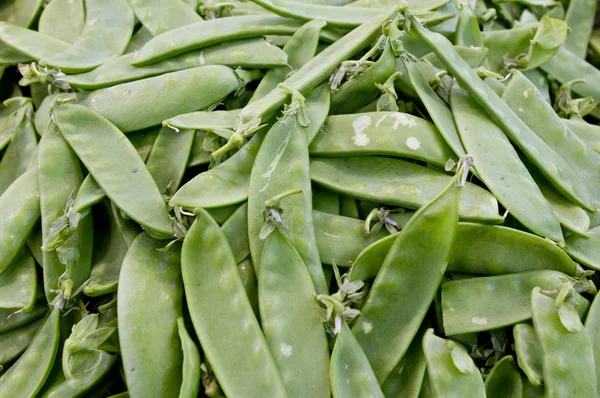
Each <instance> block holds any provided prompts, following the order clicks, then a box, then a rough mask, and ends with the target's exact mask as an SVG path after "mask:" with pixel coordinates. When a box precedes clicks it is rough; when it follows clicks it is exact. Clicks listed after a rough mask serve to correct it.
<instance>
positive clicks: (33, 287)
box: [0, 248, 37, 311]
mask: <svg viewBox="0 0 600 398" xmlns="http://www.w3.org/2000/svg"><path fill="white" fill-rule="evenodd" d="M36 294H37V270H36V268H35V261H34V259H33V257H32V255H31V254H30V253H29V250H28V249H26V248H24V249H22V250H21V252H20V253H19V254H18V255H17V257H15V259H14V260H13V261H12V263H11V264H10V266H9V267H8V269H7V270H6V271H5V272H4V273H3V274H2V275H0V308H3V309H11V308H12V309H16V310H22V311H31V310H32V309H33V306H34V305H35V299H36Z"/></svg>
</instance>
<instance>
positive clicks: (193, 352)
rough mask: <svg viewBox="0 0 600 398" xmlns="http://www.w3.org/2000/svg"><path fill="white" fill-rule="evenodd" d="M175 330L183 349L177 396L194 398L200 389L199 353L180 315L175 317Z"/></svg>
mask: <svg viewBox="0 0 600 398" xmlns="http://www.w3.org/2000/svg"><path fill="white" fill-rule="evenodd" d="M177 330H178V332H179V339H180V340H181V349H182V351H183V378H182V381H181V389H180V390H179V398H195V397H197V396H198V391H199V390H200V354H199V353H198V347H196V343H194V341H193V340H192V338H191V337H190V335H189V333H188V331H187V330H186V329H185V323H184V321H183V318H182V317H179V318H177Z"/></svg>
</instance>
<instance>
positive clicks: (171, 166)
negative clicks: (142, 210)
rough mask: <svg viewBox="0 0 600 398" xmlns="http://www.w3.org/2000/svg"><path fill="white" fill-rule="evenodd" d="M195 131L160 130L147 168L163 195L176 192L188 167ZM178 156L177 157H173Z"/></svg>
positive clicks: (164, 128)
mask: <svg viewBox="0 0 600 398" xmlns="http://www.w3.org/2000/svg"><path fill="white" fill-rule="evenodd" d="M193 141H194V130H179V131H177V132H175V131H173V130H172V129H170V128H168V127H163V128H161V129H160V132H159V133H158V136H157V137H156V141H154V145H153V146H152V150H151V151H150V155H149V156H148V160H147V161H146V167H147V168H148V171H149V172H150V174H151V175H152V177H153V178H154V181H155V182H156V185H157V186H158V189H159V191H160V193H161V194H167V193H168V192H167V191H170V192H176V191H177V189H178V188H179V184H180V182H181V179H182V178H183V173H184V171H185V169H186V167H187V163H188V159H189V157H190V152H191V150H192V144H193ZM174 154H177V156H173V155H174Z"/></svg>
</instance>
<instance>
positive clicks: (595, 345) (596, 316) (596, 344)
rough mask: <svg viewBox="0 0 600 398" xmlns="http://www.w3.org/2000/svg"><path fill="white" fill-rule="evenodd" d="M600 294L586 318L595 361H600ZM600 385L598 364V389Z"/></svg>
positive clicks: (586, 327) (586, 328) (586, 326)
mask: <svg viewBox="0 0 600 398" xmlns="http://www.w3.org/2000/svg"><path fill="white" fill-rule="evenodd" d="M599 297H600V296H598V295H596V297H595V298H594V301H593V302H592V305H591V307H590V310H589V311H588V314H587V316H586V318H585V330H586V331H587V333H588V334H589V335H590V340H591V342H592V350H593V351H594V362H595V363H600V298H599ZM599 387H600V367H598V366H596V389H598V388H599Z"/></svg>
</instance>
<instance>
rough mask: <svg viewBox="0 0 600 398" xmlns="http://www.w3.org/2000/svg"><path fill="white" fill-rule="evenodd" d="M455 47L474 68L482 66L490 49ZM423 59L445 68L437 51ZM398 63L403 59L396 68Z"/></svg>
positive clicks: (437, 66)
mask: <svg viewBox="0 0 600 398" xmlns="http://www.w3.org/2000/svg"><path fill="white" fill-rule="evenodd" d="M454 48H456V51H457V52H458V54H459V55H460V57H461V58H462V59H464V60H465V62H466V63H467V64H469V66H471V67H472V68H477V67H479V66H481V64H482V63H483V62H484V61H485V60H486V58H487V53H488V49H487V48H486V47H464V46H454ZM421 61H425V62H428V63H430V64H431V65H433V66H434V67H436V68H438V69H444V65H443V64H442V62H441V61H440V60H439V59H438V57H437V55H435V53H429V54H427V55H424V56H423V57H421ZM398 64H402V62H401V60H398V61H397V62H396V68H397V67H398ZM401 78H402V77H400V79H401Z"/></svg>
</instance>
